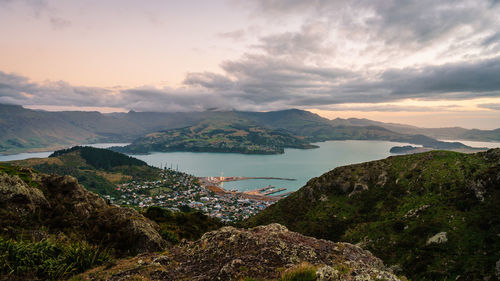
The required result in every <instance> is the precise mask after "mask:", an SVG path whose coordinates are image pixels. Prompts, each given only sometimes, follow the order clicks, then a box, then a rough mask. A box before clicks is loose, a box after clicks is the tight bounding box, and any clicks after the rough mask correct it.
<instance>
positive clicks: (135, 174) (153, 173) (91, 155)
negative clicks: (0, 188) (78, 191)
mask: <svg viewBox="0 0 500 281" xmlns="http://www.w3.org/2000/svg"><path fill="white" fill-rule="evenodd" d="M10 163H11V164H13V165H17V166H23V167H31V168H33V169H35V170H37V171H39V172H42V173H47V174H58V175H70V176H73V177H75V178H77V180H78V181H79V183H80V184H82V185H83V186H84V187H85V188H87V189H88V190H90V191H92V192H95V193H98V194H101V195H116V194H117V192H116V190H115V183H120V182H124V181H129V180H130V179H131V178H134V179H145V180H146V179H147V180H150V179H151V180H152V179H157V178H158V177H159V176H158V173H159V170H158V169H157V168H153V167H150V166H148V165H147V164H146V163H145V162H143V161H140V160H138V159H135V158H132V157H129V156H126V155H123V154H121V153H117V152H113V151H110V150H107V149H99V148H92V147H74V148H72V149H66V150H60V151H56V152H55V153H54V154H53V155H51V157H49V158H41V159H27V160H19V161H12V162H10Z"/></svg>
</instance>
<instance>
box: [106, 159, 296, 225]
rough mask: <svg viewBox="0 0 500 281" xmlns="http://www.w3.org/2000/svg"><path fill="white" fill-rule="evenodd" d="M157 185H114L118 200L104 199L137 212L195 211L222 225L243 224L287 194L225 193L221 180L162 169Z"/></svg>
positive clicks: (266, 190)
mask: <svg viewBox="0 0 500 281" xmlns="http://www.w3.org/2000/svg"><path fill="white" fill-rule="evenodd" d="M160 177H161V179H159V180H156V181H143V182H140V181H135V180H134V181H130V182H127V183H121V184H117V188H116V189H117V191H119V194H120V195H119V196H117V197H114V196H109V195H106V196H105V198H106V199H107V200H109V201H110V202H111V203H113V204H116V205H121V206H123V205H127V206H137V207H140V208H144V207H150V206H161V207H164V208H167V209H170V210H172V211H189V210H198V211H201V212H203V213H204V214H206V215H209V216H213V217H216V218H219V219H220V220H221V221H224V222H234V221H239V220H244V219H246V218H248V217H250V216H252V215H254V214H256V213H258V212H259V211H261V210H263V209H265V208H266V207H268V206H270V205H271V204H273V203H275V202H276V201H278V200H279V199H281V198H283V197H284V196H286V195H287V194H283V195H279V196H270V195H271V194H273V193H276V192H279V191H282V190H284V189H283V188H281V189H277V190H273V189H272V187H271V186H269V187H265V188H261V189H259V190H256V191H250V192H237V191H226V190H224V189H223V188H221V187H220V186H218V184H219V183H220V182H223V181H224V180H223V179H219V178H213V177H207V178H197V177H195V176H192V175H188V174H186V173H182V172H179V171H176V170H173V169H169V168H165V169H162V170H161V172H160Z"/></svg>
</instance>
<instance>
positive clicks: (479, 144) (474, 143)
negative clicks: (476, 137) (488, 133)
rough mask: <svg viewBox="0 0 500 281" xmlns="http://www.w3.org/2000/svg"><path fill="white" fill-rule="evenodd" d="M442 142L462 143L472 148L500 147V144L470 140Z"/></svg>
mask: <svg viewBox="0 0 500 281" xmlns="http://www.w3.org/2000/svg"><path fill="white" fill-rule="evenodd" d="M442 141H448V142H461V143H463V144H465V145H468V146H472V147H487V148H498V147H500V142H486V141H468V140H442Z"/></svg>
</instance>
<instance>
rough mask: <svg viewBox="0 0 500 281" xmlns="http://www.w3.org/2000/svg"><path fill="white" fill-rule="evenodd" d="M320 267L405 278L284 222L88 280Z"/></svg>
mask: <svg viewBox="0 0 500 281" xmlns="http://www.w3.org/2000/svg"><path fill="white" fill-rule="evenodd" d="M304 263H307V264H310V265H312V266H314V267H315V269H316V272H317V276H318V279H319V280H400V279H399V278H398V277H396V276H395V275H393V274H392V273H391V272H389V271H388V270H387V268H385V266H384V264H383V263H382V261H381V260H380V259H378V258H376V257H375V256H373V255H372V254H371V253H370V252H368V251H365V250H363V249H361V248H359V247H357V246H354V245H351V244H348V243H334V242H331V241H326V240H320V239H315V238H312V237H307V236H303V235H301V234H298V233H295V232H291V231H289V230H288V229H287V228H285V227H284V226H281V225H279V224H270V225H267V226H259V227H255V228H252V229H249V230H245V229H238V228H234V227H224V228H221V229H219V230H217V231H212V232H208V233H206V234H204V235H203V237H202V238H201V239H200V240H198V241H196V242H187V243H184V244H183V245H180V246H177V247H174V248H172V249H171V250H170V251H168V252H165V253H163V254H147V255H142V256H138V257H135V258H133V259H128V260H122V261H119V262H117V264H116V265H115V266H114V267H111V268H107V269H105V268H97V269H94V270H91V271H89V272H87V273H85V274H83V275H81V276H80V277H82V278H83V279H86V280H139V278H142V279H140V280H207V281H208V280H239V279H242V278H245V277H252V278H256V279H259V280H260V279H276V278H279V276H280V274H281V273H282V272H284V271H287V270H289V269H292V268H294V267H297V266H299V265H301V264H304Z"/></svg>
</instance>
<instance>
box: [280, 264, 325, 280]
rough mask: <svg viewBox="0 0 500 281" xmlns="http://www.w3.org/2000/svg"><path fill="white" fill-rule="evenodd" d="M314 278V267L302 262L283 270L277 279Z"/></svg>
mask: <svg viewBox="0 0 500 281" xmlns="http://www.w3.org/2000/svg"><path fill="white" fill-rule="evenodd" d="M314 280H316V267H314V266H312V265H309V264H302V265H299V266H298V267H295V268H292V269H290V270H288V271H285V272H283V274H282V275H281V278H280V279H279V281H314Z"/></svg>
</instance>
